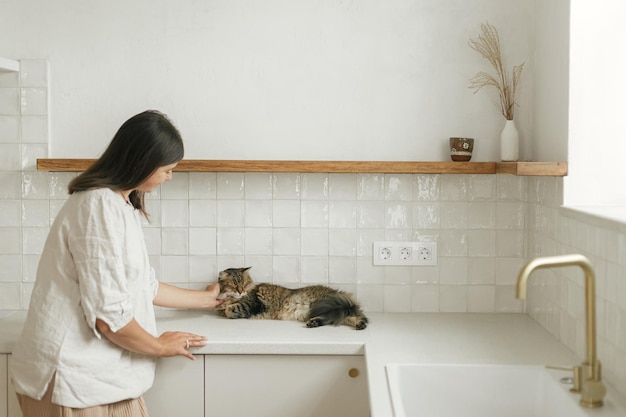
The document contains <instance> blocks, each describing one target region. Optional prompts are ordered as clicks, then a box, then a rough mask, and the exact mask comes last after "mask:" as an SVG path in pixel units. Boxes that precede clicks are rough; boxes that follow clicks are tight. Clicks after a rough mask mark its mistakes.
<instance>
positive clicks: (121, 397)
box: [11, 111, 219, 417]
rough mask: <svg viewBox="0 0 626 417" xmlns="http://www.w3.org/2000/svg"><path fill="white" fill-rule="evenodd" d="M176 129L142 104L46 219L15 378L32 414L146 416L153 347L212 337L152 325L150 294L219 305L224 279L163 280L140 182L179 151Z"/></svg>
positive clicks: (184, 348) (167, 173) (182, 303)
mask: <svg viewBox="0 0 626 417" xmlns="http://www.w3.org/2000/svg"><path fill="white" fill-rule="evenodd" d="M183 153H184V150H183V142H182V139H181V136H180V133H179V132H178V130H177V129H176V128H175V127H174V126H173V125H172V123H171V122H170V121H169V120H168V119H167V118H166V117H165V116H164V115H163V114H161V113H159V112H156V111H146V112H143V113H140V114H138V115H136V116H134V117H132V118H130V119H129V120H128V121H126V122H125V123H124V124H123V125H122V127H120V129H119V130H118V132H117V133H116V134H115V136H114V138H113V140H112V141H111V143H110V144H109V146H108V148H107V149H106V151H105V152H104V153H103V155H102V156H101V157H100V158H99V159H98V160H97V161H96V162H95V163H94V164H93V165H92V166H91V167H90V168H89V169H88V170H87V171H85V172H84V173H82V174H81V175H79V176H77V177H76V178H75V179H74V180H73V181H71V182H70V184H69V193H70V196H69V198H68V200H67V201H66V203H65V204H64V206H63V208H62V209H61V210H60V212H59V214H58V215H57V217H56V219H55V220H54V223H53V225H52V227H51V229H50V233H49V235H48V238H47V240H46V243H45V246H44V249H43V253H42V255H41V259H40V262H39V267H38V270H37V280H36V282H35V286H34V289H33V294H32V297H31V303H30V308H29V311H28V316H27V319H26V322H25V325H24V329H23V331H22V334H21V336H20V338H19V339H18V341H17V343H16V345H15V347H14V349H13V361H12V372H11V376H12V380H13V383H14V385H15V389H16V392H17V393H18V400H19V403H20V406H21V408H22V411H23V413H24V415H25V416H28V417H36V416H64V417H65V416H81V417H82V416H85V417H91V416H118V415H119V416H147V412H146V410H145V404H144V403H143V398H142V394H143V393H144V392H146V391H147V390H148V389H149V388H150V387H151V385H152V382H153V379H154V371H155V362H156V358H157V357H165V356H176V355H180V356H186V357H188V358H189V359H194V357H193V355H192V354H191V353H190V352H189V350H188V349H189V348H192V347H199V346H203V345H204V344H206V338H205V337H203V336H199V335H196V334H192V333H186V332H166V333H163V334H161V335H160V336H156V323H155V316H154V307H153V304H154V305H157V306H163V307H173V308H213V307H215V306H216V305H218V304H219V302H218V301H217V300H216V297H217V295H218V294H219V285H218V284H213V285H210V286H209V287H208V288H207V290H206V291H194V290H186V289H182V288H178V287H175V286H171V285H168V284H164V283H160V282H158V281H157V279H156V278H155V275H154V270H153V269H152V268H151V267H150V265H149V261H148V253H147V250H146V245H145V242H144V240H143V232H142V228H141V223H140V215H143V216H145V217H146V218H147V217H148V214H147V212H146V209H145V204H144V194H145V193H147V192H150V191H152V190H154V189H155V188H156V187H157V186H159V185H160V184H161V183H163V182H164V181H168V180H170V179H171V177H172V169H174V167H176V164H177V163H178V161H180V160H181V159H182V158H183Z"/></svg>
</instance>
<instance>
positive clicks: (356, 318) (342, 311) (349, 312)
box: [306, 293, 368, 330]
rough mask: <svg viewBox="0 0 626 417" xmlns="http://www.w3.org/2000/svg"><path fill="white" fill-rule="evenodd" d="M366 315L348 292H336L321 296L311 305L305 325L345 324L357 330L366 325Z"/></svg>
mask: <svg viewBox="0 0 626 417" xmlns="http://www.w3.org/2000/svg"><path fill="white" fill-rule="evenodd" d="M367 322H368V320H367V317H365V315H364V314H363V311H362V310H361V306H360V305H359V303H357V302H356V301H355V300H354V299H353V298H352V296H350V294H347V293H337V294H331V295H329V296H328V297H325V298H323V299H322V300H320V301H319V302H317V303H316V304H315V305H313V306H311V311H310V312H309V319H308V320H307V322H306V323H307V327H318V326H326V325H333V326H339V325H341V324H345V325H348V326H352V327H354V328H355V329H357V330H362V329H365V328H366V327H367Z"/></svg>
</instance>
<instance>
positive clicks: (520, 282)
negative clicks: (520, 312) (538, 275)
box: [517, 254, 606, 408]
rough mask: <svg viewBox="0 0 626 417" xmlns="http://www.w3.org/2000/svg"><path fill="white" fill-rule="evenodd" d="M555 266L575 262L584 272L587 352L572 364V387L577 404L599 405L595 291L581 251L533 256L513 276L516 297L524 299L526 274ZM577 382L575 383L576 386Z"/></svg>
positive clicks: (602, 388) (601, 387) (592, 275)
mask: <svg viewBox="0 0 626 417" xmlns="http://www.w3.org/2000/svg"><path fill="white" fill-rule="evenodd" d="M558 266H579V267H581V268H582V270H583V271H584V273H585V320H586V323H585V342H586V347H587V354H586V358H585V361H584V362H583V363H582V364H581V365H580V366H576V367H574V380H575V381H576V380H578V381H580V383H578V384H576V383H575V385H574V388H573V389H572V391H575V392H580V393H581V397H580V404H581V405H582V406H584V407H589V408H596V407H602V405H603V404H604V403H603V401H602V400H603V398H604V396H605V395H606V387H605V386H604V384H603V383H602V368H601V366H600V361H599V360H598V357H597V354H596V291H595V273H594V272H593V267H592V266H591V262H589V259H587V258H586V257H585V256H583V255H577V254H574V255H560V256H546V257H543V258H535V259H533V260H531V261H530V262H528V263H527V264H526V265H525V266H524V267H523V268H522V270H521V271H520V273H519V276H518V278H517V298H519V299H522V300H523V299H526V287H527V282H528V278H529V277H530V274H531V273H532V272H533V271H534V270H535V269H540V268H550V267H558ZM576 385H578V386H576Z"/></svg>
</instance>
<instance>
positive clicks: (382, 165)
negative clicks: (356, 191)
mask: <svg viewBox="0 0 626 417" xmlns="http://www.w3.org/2000/svg"><path fill="white" fill-rule="evenodd" d="M94 161H95V159H76V158H45V159H37V169H38V170H39V171H68V172H80V171H84V170H85V169H87V168H88V167H89V166H90V165H91V164H92V163H93V162H94ZM175 171H179V172H324V173H388V174H500V173H503V174H512V175H520V176H556V177H563V176H566V175H567V163H565V162H409V161H270V160H267V161H258V160H210V159H183V160H182V161H180V162H179V164H178V166H177V167H176V169H175Z"/></svg>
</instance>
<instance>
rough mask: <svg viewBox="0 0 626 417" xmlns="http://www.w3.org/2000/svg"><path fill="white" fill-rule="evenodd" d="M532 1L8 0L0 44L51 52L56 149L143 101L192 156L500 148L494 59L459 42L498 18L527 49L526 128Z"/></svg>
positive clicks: (525, 124) (391, 155)
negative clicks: (492, 86)
mask: <svg viewBox="0 0 626 417" xmlns="http://www.w3.org/2000/svg"><path fill="white" fill-rule="evenodd" d="M533 7H534V4H533V2H532V1H529V0H506V1H503V0H359V1H342V0H326V1H305V0H263V1H258V0H211V1H192V0H181V1H177V2H172V1H167V0H136V1H132V2H128V1H107V2H85V1H83V0H62V1H54V2H50V1H42V0H5V1H3V2H2V3H1V13H0V55H3V56H6V57H9V58H13V59H23V58H35V59H40V58H45V59H48V60H49V62H50V68H51V76H52V80H53V82H52V84H51V87H50V88H51V108H50V114H51V123H52V129H51V133H52V140H51V142H50V149H51V152H50V156H51V157H95V156H97V155H98V154H99V153H100V152H101V151H102V149H103V148H104V147H105V146H106V144H107V143H108V141H109V140H110V138H111V137H112V135H113V134H114V131H115V129H116V128H117V127H118V126H119V125H120V124H121V123H122V122H123V121H124V120H125V119H126V118H127V117H129V116H130V115H132V114H134V113H137V112H139V111H141V110H144V109H146V108H157V109H160V110H162V111H164V112H166V113H168V114H169V115H170V116H171V117H172V118H173V119H174V121H175V122H176V123H177V124H178V126H179V127H180V129H181V130H182V132H183V134H184V136H185V138H186V143H187V150H188V152H187V157H195V158H207V159H208V158H211V159H213V158H218V159H219V158H224V159H354V160H360V159H362V160H449V156H448V154H447V153H446V149H445V147H446V143H447V138H448V137H449V136H471V137H474V138H476V139H477V144H476V147H475V151H474V160H483V161H484V160H497V159H498V158H499V144H498V136H499V131H500V130H501V127H502V125H503V119H502V118H501V117H500V115H499V113H498V110H497V108H496V106H494V105H493V103H492V102H491V100H492V98H493V95H490V94H489V93H488V92H487V91H481V92H479V93H478V94H476V95H473V94H472V90H470V89H469V88H467V86H468V80H469V78H471V77H472V76H473V75H474V74H475V73H476V72H478V71H480V70H490V68H489V67H488V64H487V63H486V61H484V60H483V59H482V58H480V57H479V56H478V55H477V54H476V53H475V52H474V51H472V50H471V49H470V48H469V47H468V45H467V41H468V39H469V38H471V37H476V36H477V35H478V32H479V27H480V23H481V22H484V21H489V22H490V23H492V24H494V25H495V26H497V27H498V28H499V30H500V35H501V39H502V43H503V49H504V59H505V65H507V67H509V68H511V67H512V66H513V65H515V64H518V63H520V62H524V61H525V62H526V67H525V72H524V74H523V76H522V84H521V89H520V94H519V100H518V101H519V103H520V108H519V109H518V111H517V113H516V118H517V125H518V128H519V130H520V132H521V135H522V151H523V152H522V155H521V156H522V157H525V156H526V155H524V153H526V154H528V155H529V154H530V149H529V148H530V145H529V141H530V138H531V137H532V126H531V120H532V110H531V107H532V106H531V102H532V94H533V88H532V74H533V55H532V40H533V35H532V31H533V24H532V18H533Z"/></svg>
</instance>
